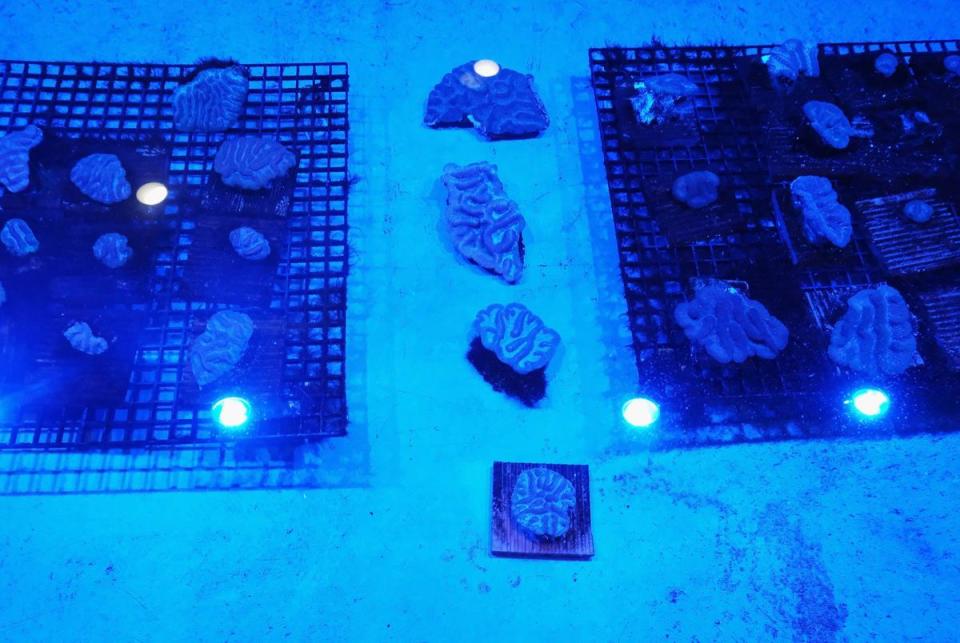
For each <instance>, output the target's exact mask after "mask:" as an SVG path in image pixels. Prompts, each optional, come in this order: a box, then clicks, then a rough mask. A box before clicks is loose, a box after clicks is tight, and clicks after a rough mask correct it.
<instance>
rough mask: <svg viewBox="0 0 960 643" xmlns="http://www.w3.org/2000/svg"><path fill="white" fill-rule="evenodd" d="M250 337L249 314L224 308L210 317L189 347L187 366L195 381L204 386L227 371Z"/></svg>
mask: <svg viewBox="0 0 960 643" xmlns="http://www.w3.org/2000/svg"><path fill="white" fill-rule="evenodd" d="M252 336H253V320H252V319H250V316H249V315H246V314H244V313H239V312H236V311H232V310H224V311H220V312H218V313H216V314H214V315H213V316H211V317H210V319H209V320H207V328H206V330H205V331H203V332H202V333H201V334H200V335H199V336H198V337H197V338H196V339H195V340H194V342H193V346H192V347H191V348H190V368H191V369H192V370H193V376H194V378H195V379H196V380H197V384H199V385H200V386H205V385H206V384H209V383H210V382H213V381H214V380H217V379H219V378H221V377H223V376H224V375H226V374H227V373H228V372H230V371H231V370H232V369H233V367H235V366H236V365H237V364H238V363H239V362H240V360H241V359H243V355H244V353H246V352H247V345H248V344H249V343H250V338H251V337H252Z"/></svg>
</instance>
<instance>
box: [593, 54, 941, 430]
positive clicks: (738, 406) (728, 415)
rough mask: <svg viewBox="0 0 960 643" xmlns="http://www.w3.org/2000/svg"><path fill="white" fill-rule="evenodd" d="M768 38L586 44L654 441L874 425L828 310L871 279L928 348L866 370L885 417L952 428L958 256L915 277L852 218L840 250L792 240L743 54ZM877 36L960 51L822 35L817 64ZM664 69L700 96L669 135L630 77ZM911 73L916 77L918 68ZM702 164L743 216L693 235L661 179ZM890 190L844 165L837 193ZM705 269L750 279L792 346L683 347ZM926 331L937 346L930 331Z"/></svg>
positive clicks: (900, 424) (782, 186) (751, 57)
mask: <svg viewBox="0 0 960 643" xmlns="http://www.w3.org/2000/svg"><path fill="white" fill-rule="evenodd" d="M771 48H772V46H771V45H757V46H740V47H665V46H660V45H655V46H651V47H642V48H619V47H618V48H605V49H591V50H590V54H589V55H590V68H591V80H592V84H593V88H594V97H595V100H596V106H597V111H598V117H599V123H600V130H601V138H602V142H603V153H604V164H605V167H606V170H607V179H608V187H609V191H610V200H611V206H612V211H613V224H614V226H615V229H616V235H617V243H618V249H619V256H620V270H621V277H622V280H623V286H624V292H625V296H626V304H627V314H628V318H629V326H630V331H631V334H632V340H633V348H634V350H635V353H636V359H637V366H638V370H639V392H641V393H645V394H647V395H649V396H651V397H653V398H655V399H657V400H658V401H660V403H661V404H662V407H663V421H662V423H661V426H662V430H661V437H662V440H663V443H665V444H677V445H697V444H707V443H725V442H734V441H747V440H764V439H786V438H800V437H812V436H837V435H850V434H854V433H858V434H864V433H870V432H873V431H876V430H877V426H879V425H858V424H857V423H855V422H853V421H851V420H850V414H848V413H846V412H845V411H844V405H843V401H844V399H845V398H846V396H847V395H848V394H849V393H850V391H852V390H854V389H855V388H856V387H858V386H860V385H863V384H866V383H867V382H865V381H864V380H862V379H860V378H858V377H857V376H856V375H853V374H850V373H849V372H844V371H842V370H841V369H839V368H838V367H836V366H835V365H834V364H833V363H832V362H831V361H830V360H829V358H828V356H827V354H826V346H827V343H828V341H829V334H828V324H829V323H832V321H833V319H835V317H836V315H837V313H838V311H839V310H841V309H842V306H843V304H844V303H845V301H846V298H847V297H849V296H850V295H851V294H853V293H854V292H856V290H857V289H858V288H859V287H863V286H868V285H871V284H875V283H880V282H887V283H891V284H892V285H895V286H896V287H897V288H898V289H900V290H901V292H903V293H904V295H905V296H906V297H907V299H908V303H909V304H910V306H911V310H912V311H913V312H914V314H915V315H916V316H917V320H916V322H917V326H918V328H919V334H920V342H919V344H920V346H919V352H920V355H921V360H922V363H921V364H920V365H919V366H918V367H917V368H914V369H911V370H910V371H908V372H907V373H906V374H905V375H904V376H903V377H902V378H900V379H898V380H896V381H890V382H872V383H878V384H881V385H884V386H888V387H890V388H892V389H894V392H895V395H896V400H897V405H896V406H895V407H894V408H895V412H893V413H892V414H891V416H890V420H891V421H889V422H886V423H883V425H882V426H883V429H882V430H883V431H885V432H889V431H890V430H893V431H897V432H900V433H911V432H917V431H927V430H957V429H960V407H958V404H957V399H958V398H960V375H958V374H957V372H956V369H955V363H956V357H955V355H956V350H955V347H953V346H952V345H951V344H950V342H955V341H956V337H955V335H956V333H955V329H954V328H953V325H951V324H950V323H949V322H948V321H947V320H945V319H944V315H945V312H944V311H949V310H955V309H956V306H955V305H951V304H952V303H953V302H954V301H956V300H957V296H956V295H955V294H954V293H956V292H957V291H958V290H960V269H957V270H955V271H953V272H951V271H949V270H940V271H939V272H935V273H923V274H919V275H918V274H914V275H911V276H910V278H900V277H899V276H898V275H894V274H892V273H888V272H887V271H886V270H885V269H884V267H883V264H882V262H881V261H879V260H878V259H877V258H876V257H875V256H874V253H873V251H872V248H871V245H870V236H869V233H870V230H869V229H868V226H865V225H863V224H862V222H860V223H859V224H858V225H857V226H856V228H855V234H854V240H853V241H852V242H851V244H850V246H849V248H848V251H847V252H845V253H842V254H837V253H829V252H826V253H810V252H809V251H808V250H807V249H805V248H803V247H802V245H803V244H802V243H797V242H796V236H797V233H798V230H796V229H794V228H795V226H794V222H793V221H792V219H793V217H792V216H790V215H786V214H785V213H784V209H783V207H782V206H784V205H785V206H786V207H789V202H787V203H786V204H783V200H784V196H785V191H786V190H787V185H786V181H784V180H782V179H775V177H774V175H773V173H772V172H771V164H770V160H769V156H768V141H767V140H766V139H765V136H764V134H765V130H764V122H765V112H768V111H769V110H770V108H771V105H770V104H769V103H768V102H764V101H762V100H758V97H757V91H756V88H755V87H754V86H752V84H751V83H752V78H751V76H750V74H749V73H745V69H746V68H748V66H749V65H756V64H759V65H762V63H761V62H760V61H761V60H762V56H763V55H764V54H766V53H768V52H769V51H770V49H771ZM883 49H890V50H893V51H897V52H899V53H901V54H904V55H905V56H909V55H918V56H920V55H924V54H927V55H939V56H941V57H942V55H943V54H944V52H957V51H960V41H938V42H910V43H839V44H825V45H821V46H820V58H821V63H822V64H824V61H827V60H829V61H830V66H833V67H835V66H836V65H837V64H838V63H839V64H842V62H843V59H844V57H851V58H852V57H862V56H863V55H864V54H868V53H870V52H877V51H880V50H883ZM667 72H674V73H679V74H681V75H684V76H686V77H687V78H689V79H690V80H692V81H694V82H695V83H696V84H697V86H698V88H699V92H698V94H697V95H696V96H695V97H694V110H693V111H694V113H693V120H694V121H695V123H696V130H697V132H696V136H694V137H692V138H693V139H694V140H691V135H690V132H689V131H687V132H683V134H684V135H683V136H682V137H678V136H676V135H675V134H676V133H675V132H673V131H671V130H670V129H668V128H664V130H663V135H662V136H660V137H659V138H657V137H656V136H649V135H646V136H638V135H637V127H636V124H635V122H633V119H632V116H631V113H630V109H629V105H628V103H627V101H628V98H627V97H626V95H627V94H628V92H629V88H630V87H631V86H632V83H633V81H635V80H637V79H640V78H642V77H644V76H649V75H655V74H663V73H667ZM919 85H920V86H921V88H922V85H923V83H922V81H920V82H919ZM922 95H923V94H922V92H921V91H918V92H917V96H920V97H922ZM625 103H627V104H626V107H625ZM932 111H933V110H931V112H932ZM946 120H949V119H946ZM708 167H709V169H711V170H713V171H715V172H717V173H718V174H720V175H721V177H722V178H723V180H724V183H725V184H726V185H728V186H730V185H733V186H734V188H733V190H734V192H735V194H734V198H733V199H732V200H729V199H728V203H727V204H725V208H726V210H727V211H728V212H730V211H731V210H733V209H734V204H733V202H735V204H736V210H735V211H736V215H737V216H729V215H728V216H726V217H723V218H721V219H720V220H719V221H718V222H716V223H717V225H716V226H715V227H714V228H712V229H711V228H710V226H709V225H706V226H705V227H704V229H703V230H694V231H693V235H694V236H697V237H698V238H697V239H696V240H693V239H689V238H684V237H678V236H677V235H675V234H672V231H671V224H670V222H669V221H665V220H663V216H664V214H667V215H669V214H675V213H674V212H672V211H671V210H670V207H669V206H667V207H666V211H664V210H665V208H664V203H665V202H667V201H669V198H670V197H669V186H670V184H671V183H672V181H673V179H674V178H675V177H676V176H677V175H679V174H683V173H685V172H689V171H692V170H697V169H706V168H708ZM955 170H956V168H951V171H955ZM909 187H916V188H918V189H919V188H920V187H928V186H925V185H918V186H912V185H911V186H909ZM890 188H891V186H890V185H889V184H887V183H884V182H883V181H876V180H875V177H871V176H854V177H852V179H851V180H850V181H849V182H848V183H847V184H844V185H843V190H842V192H845V193H846V194H842V196H844V197H845V202H846V203H847V204H848V205H849V206H850V208H851V211H853V209H854V202H855V201H862V200H864V199H869V198H872V197H876V196H882V195H887V194H892V193H894V192H897V191H898V190H891V189H890ZM902 191H908V190H906V189H904V190H902ZM939 194H940V195H941V196H946V198H956V195H955V194H947V195H944V194H943V193H942V192H940V193H939ZM674 209H675V208H674ZM855 217H856V215H855ZM683 227H684V228H685V229H687V230H689V229H690V226H688V225H686V224H685V225H684V226H683ZM709 279H722V280H726V281H731V282H736V283H738V284H739V285H740V286H741V287H745V288H747V289H748V292H749V294H750V296H751V297H753V298H755V299H758V300H760V301H762V302H763V303H764V304H765V305H766V306H767V307H768V309H770V311H771V312H772V313H774V314H775V315H776V316H777V317H779V318H780V319H781V320H783V321H784V323H786V324H787V326H788V327H789V328H790V330H791V340H790V344H789V346H788V348H787V349H786V350H785V351H784V352H783V353H781V355H780V356H779V357H778V358H777V359H776V360H770V361H768V360H760V359H752V360H748V361H747V362H746V363H744V364H743V365H725V366H724V365H719V364H717V363H715V362H713V361H712V360H711V359H710V358H709V357H708V356H707V355H706V354H705V353H704V352H702V351H700V350H697V349H695V348H694V347H692V346H691V344H690V342H689V341H688V340H687V338H686V337H685V336H684V334H683V332H682V330H681V329H680V327H679V326H678V325H677V324H676V322H675V321H674V319H673V311H674V309H675V307H676V306H677V304H679V303H681V302H683V301H685V300H686V299H687V298H688V297H690V296H691V295H692V292H693V289H694V287H695V285H696V283H697V282H698V281H702V280H709ZM931 292H933V293H934V295H931V294H929V293H931ZM944 293H946V294H944ZM931 297H933V298H934V299H935V304H936V305H934V306H932V307H931V306H929V305H927V304H925V301H926V302H928V303H929V299H930V298H931ZM935 334H939V335H938V336H939V337H940V338H942V339H944V340H945V342H946V344H947V345H945V346H941V345H939V344H937V342H935V341H934V340H933V339H932V338H933V336H934V335H935ZM951 364H953V365H954V367H953V368H951ZM921 411H922V412H921ZM891 427H892V429H891Z"/></svg>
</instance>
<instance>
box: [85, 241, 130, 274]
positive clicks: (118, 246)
mask: <svg viewBox="0 0 960 643" xmlns="http://www.w3.org/2000/svg"><path fill="white" fill-rule="evenodd" d="M93 256H94V257H96V258H97V259H99V260H100V261H101V262H102V263H103V265H105V266H106V267H107V268H119V267H120V266H122V265H123V264H125V263H127V262H128V261H129V260H130V257H132V256H133V250H131V249H130V246H128V245H127V238H126V237H125V236H123V235H122V234H120V233H118V232H108V233H106V234H103V235H100V237H99V238H98V239H97V240H96V242H94V244H93Z"/></svg>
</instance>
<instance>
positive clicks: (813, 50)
mask: <svg viewBox="0 0 960 643" xmlns="http://www.w3.org/2000/svg"><path fill="white" fill-rule="evenodd" d="M767 71H768V72H769V73H770V78H771V79H773V80H774V81H779V80H780V79H782V78H784V79H787V80H791V81H794V80H796V79H797V78H798V77H799V76H800V74H803V75H805V76H810V77H811V78H813V77H816V76H819V75H820V62H819V61H818V59H817V45H816V44H812V45H808V44H806V43H804V42H803V41H801V40H797V39H791V40H788V41H786V42H785V43H783V44H782V45H779V46H778V47H774V48H773V50H771V52H770V57H769V58H767Z"/></svg>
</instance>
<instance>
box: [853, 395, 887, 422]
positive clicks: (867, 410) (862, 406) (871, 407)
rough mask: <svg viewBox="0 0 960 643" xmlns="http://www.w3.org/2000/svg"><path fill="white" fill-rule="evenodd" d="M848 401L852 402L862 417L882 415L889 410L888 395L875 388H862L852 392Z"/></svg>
mask: <svg viewBox="0 0 960 643" xmlns="http://www.w3.org/2000/svg"><path fill="white" fill-rule="evenodd" d="M848 403H852V404H853V408H854V409H856V411H857V413H859V414H860V415H861V416H863V417H864V418H878V417H882V416H884V415H886V413H887V411H889V410H890V396H888V395H887V394H886V393H884V392H883V391H881V390H880V389H875V388H862V389H860V390H858V391H856V392H854V394H853V395H852V396H851V399H850V400H849V401H848Z"/></svg>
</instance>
